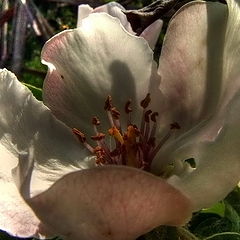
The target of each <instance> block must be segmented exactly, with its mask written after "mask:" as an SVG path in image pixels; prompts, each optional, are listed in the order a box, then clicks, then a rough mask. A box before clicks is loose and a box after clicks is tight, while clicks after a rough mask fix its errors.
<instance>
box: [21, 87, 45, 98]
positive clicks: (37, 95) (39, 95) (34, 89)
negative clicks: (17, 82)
mask: <svg viewBox="0 0 240 240" xmlns="http://www.w3.org/2000/svg"><path fill="white" fill-rule="evenodd" d="M23 84H24V85H25V86H26V87H28V88H29V89H30V90H31V92H32V94H33V95H34V97H35V98H37V99H38V100H40V101H42V89H41V88H37V87H35V86H32V85H30V84H28V83H23Z"/></svg>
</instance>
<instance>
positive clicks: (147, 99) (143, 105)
mask: <svg viewBox="0 0 240 240" xmlns="http://www.w3.org/2000/svg"><path fill="white" fill-rule="evenodd" d="M150 102H151V98H150V93H148V94H147V95H146V97H145V98H144V99H143V100H142V101H141V103H140V105H141V107H142V108H144V109H145V108H147V107H148V105H149V103H150Z"/></svg>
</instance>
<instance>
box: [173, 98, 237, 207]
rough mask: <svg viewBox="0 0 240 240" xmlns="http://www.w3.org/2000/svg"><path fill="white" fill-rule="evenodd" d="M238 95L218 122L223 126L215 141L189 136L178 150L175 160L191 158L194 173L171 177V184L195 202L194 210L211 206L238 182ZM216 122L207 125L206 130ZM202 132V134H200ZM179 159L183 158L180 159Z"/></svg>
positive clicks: (222, 113) (218, 117)
mask: <svg viewBox="0 0 240 240" xmlns="http://www.w3.org/2000/svg"><path fill="white" fill-rule="evenodd" d="M239 112H240V94H238V95H237V96H235V97H234V99H233V100H232V101H231V102H230V103H229V104H228V106H227V108H226V109H225V112H224V111H223V112H221V113H220V114H219V115H220V116H219V115H218V116H216V118H217V119H222V118H223V117H224V118H225V119H224V126H223V128H222V129H220V130H219V135H218V137H217V138H216V139H215V140H214V141H210V140H208V141H202V142H201V141H200V140H201V136H200V137H199V138H197V137H196V136H194V135H193V136H192V138H190V139H188V140H189V142H187V143H185V146H182V147H181V148H179V149H178V150H177V151H175V152H174V154H173V155H175V158H176V159H177V158H178V159H184V157H185V159H186V156H188V157H193V158H194V159H195V161H196V162H197V167H196V170H193V171H191V172H186V173H183V174H182V175H180V176H179V177H176V176H174V177H172V178H171V179H170V180H169V182H171V183H172V184H173V185H174V186H175V187H177V188H179V189H180V190H181V191H183V192H184V193H185V194H186V195H187V196H189V198H190V199H191V200H192V201H193V203H194V209H195V210H199V209H201V208H204V207H210V206H211V205H212V204H214V203H216V202H217V201H219V200H221V199H223V198H224V197H225V196H226V195H227V194H228V193H229V192H230V191H231V190H232V189H233V188H234V187H235V186H236V185H237V184H238V182H239V180H240V148H239V145H240V132H239V125H240V117H239ZM215 123H216V120H215V119H213V120H212V121H211V122H209V123H208V124H209V127H211V125H214V124H215ZM203 132H204V131H203ZM181 157H182V158H181Z"/></svg>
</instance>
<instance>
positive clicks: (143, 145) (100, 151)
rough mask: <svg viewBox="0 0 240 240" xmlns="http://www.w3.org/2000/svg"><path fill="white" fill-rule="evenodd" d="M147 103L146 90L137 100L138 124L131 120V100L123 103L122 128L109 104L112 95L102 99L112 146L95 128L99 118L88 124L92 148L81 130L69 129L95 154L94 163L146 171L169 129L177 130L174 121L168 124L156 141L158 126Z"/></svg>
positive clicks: (117, 114) (118, 118)
mask: <svg viewBox="0 0 240 240" xmlns="http://www.w3.org/2000/svg"><path fill="white" fill-rule="evenodd" d="M150 102H151V97H150V93H148V94H147V95H146V97H145V98H144V99H143V100H142V101H141V103H140V106H141V108H142V111H143V112H142V120H141V125H140V127H138V126H137V125H135V124H133V123H132V121H131V113H132V108H131V100H128V101H127V103H126V104H125V113H126V114H127V115H128V124H127V128H126V129H125V130H124V129H122V125H121V121H120V112H119V111H118V110H117V108H116V107H114V106H113V104H112V97H111V96H108V97H107V99H106V101H105V106H104V110H105V111H106V113H107V116H108V120H109V123H110V128H109V129H108V135H109V136H110V137H111V138H113V140H114V146H110V145H108V144H107V143H106V134H104V133H102V132H100V131H99V129H98V127H99V125H100V120H99V119H98V118H97V117H93V119H92V125H93V129H94V132H95V134H96V135H95V136H92V137H91V139H92V140H93V141H95V142H96V146H95V147H93V146H92V145H91V144H90V143H89V142H88V141H87V139H86V137H85V135H84V133H82V132H81V131H79V130H78V129H76V128H73V129H72V131H73V133H74V134H75V135H76V136H77V137H78V139H79V141H80V142H81V144H83V145H84V146H85V147H86V148H87V149H88V150H89V151H90V153H91V154H93V155H95V156H96V165H98V166H102V165H106V164H116V165H127V166H132V167H136V168H140V169H143V170H146V171H150V168H151V163H152V161H153V159H154V158H155V156H156V155H157V153H158V152H159V150H160V149H161V147H162V146H163V144H164V143H165V142H166V141H167V140H168V139H169V138H170V136H171V134H172V132H173V131H174V130H176V129H180V126H179V125H178V123H176V122H175V123H172V124H170V127H169V130H168V132H167V134H166V135H165V136H163V137H162V138H161V139H159V140H157V138H156V130H157V127H158V122H157V117H158V113H157V112H152V111H151V110H150V109H148V106H149V103H150Z"/></svg>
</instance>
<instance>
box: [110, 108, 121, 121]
mask: <svg viewBox="0 0 240 240" xmlns="http://www.w3.org/2000/svg"><path fill="white" fill-rule="evenodd" d="M111 113H112V116H113V118H114V119H119V117H120V112H119V111H118V110H117V109H116V108H115V107H112V108H111Z"/></svg>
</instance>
